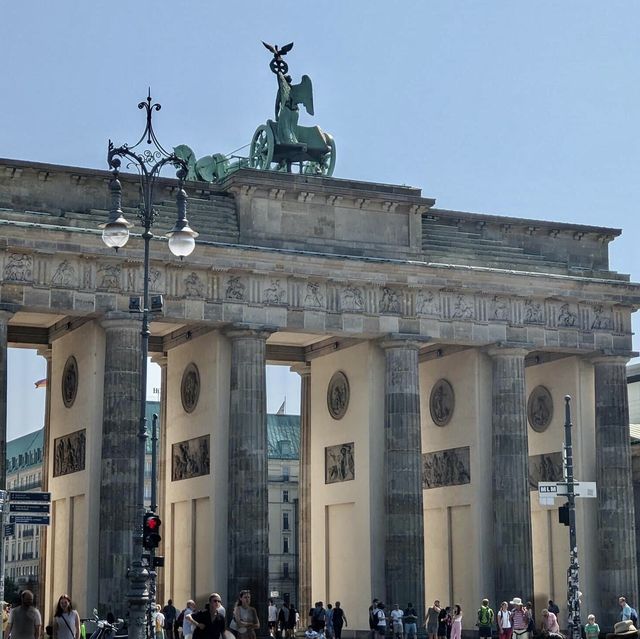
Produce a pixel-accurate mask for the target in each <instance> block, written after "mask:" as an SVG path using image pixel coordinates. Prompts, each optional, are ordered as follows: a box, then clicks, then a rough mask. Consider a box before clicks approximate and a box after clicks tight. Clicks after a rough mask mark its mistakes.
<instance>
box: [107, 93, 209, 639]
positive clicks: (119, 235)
mask: <svg viewBox="0 0 640 639" xmlns="http://www.w3.org/2000/svg"><path fill="white" fill-rule="evenodd" d="M138 108H139V109H145V110H146V116H147V124H146V127H145V130H144V132H143V134H142V136H141V137H140V139H139V140H138V141H137V142H136V143H135V144H134V145H133V146H129V145H128V144H123V145H122V146H118V147H116V146H114V144H113V142H111V140H109V149H108V153H107V162H108V163H109V168H110V169H111V171H112V175H113V177H112V178H111V180H110V182H109V191H110V194H111V210H110V211H109V219H108V220H107V221H106V222H105V223H104V224H101V225H100V228H102V229H103V232H102V239H103V241H104V243H105V244H106V245H107V246H109V247H110V248H114V249H116V251H117V250H118V249H119V248H122V247H123V246H124V245H125V244H126V243H127V241H128V240H129V229H130V228H131V227H132V226H133V224H131V223H130V222H128V221H127V220H126V219H125V217H124V214H123V212H122V185H121V184H120V180H119V179H118V174H119V171H120V166H121V164H122V160H125V161H126V162H127V164H126V168H133V167H135V169H136V170H137V171H138V174H139V177H140V190H141V196H142V201H141V202H140V210H139V213H138V217H139V218H140V222H141V224H142V227H143V232H142V239H143V241H144V263H143V264H144V286H143V305H142V309H139V308H135V309H134V310H140V312H141V316H142V328H141V331H140V334H141V336H142V340H141V358H140V397H139V401H140V421H139V430H138V450H137V453H138V455H137V465H138V468H137V484H136V503H135V507H136V525H135V528H134V533H133V560H132V562H131V566H130V568H129V570H128V578H129V584H130V586H129V593H128V594H127V599H128V602H129V637H130V638H131V639H144V638H145V636H146V635H147V634H148V633H147V632H145V627H146V626H147V625H148V624H147V623H146V618H147V617H146V614H147V608H148V606H149V604H150V597H149V589H148V581H149V577H150V573H149V571H148V570H147V567H146V566H145V565H144V562H143V520H144V515H145V507H144V466H145V453H146V441H147V423H146V422H147V420H146V403H147V402H146V392H147V357H148V354H149V335H150V331H149V312H150V309H149V248H150V242H151V239H152V238H153V233H152V232H151V227H152V226H153V223H154V220H155V218H156V216H157V212H156V210H155V209H154V207H153V198H154V192H155V187H156V184H157V181H158V178H159V177H160V172H161V171H162V169H163V168H164V167H165V166H167V165H171V166H173V167H175V168H176V169H177V171H176V176H177V178H178V190H177V193H176V204H177V209H178V213H177V218H176V222H175V224H174V226H173V228H172V229H171V230H170V231H169V232H168V233H167V234H166V237H168V238H169V242H168V244H169V250H170V251H171V252H172V253H173V254H174V255H176V256H178V257H180V259H182V258H184V257H186V256H188V255H190V254H191V253H192V252H193V249H194V248H195V238H196V237H197V236H198V234H197V233H196V232H195V231H193V230H192V229H191V228H190V226H189V222H188V221H187V194H186V192H185V190H184V188H183V187H184V180H185V178H186V177H187V171H188V167H187V164H186V162H185V161H184V160H182V159H180V158H179V157H177V156H176V155H175V154H174V153H169V152H167V151H166V150H165V149H164V148H163V146H162V145H161V144H160V142H159V141H158V139H157V138H156V135H155V132H154V130H153V125H152V121H151V119H152V115H153V112H154V111H159V110H160V108H161V106H160V105H159V104H157V103H153V101H152V98H151V91H149V94H148V96H147V99H146V100H144V101H142V102H140V103H139V104H138ZM134 306H135V305H134ZM152 569H153V567H152Z"/></svg>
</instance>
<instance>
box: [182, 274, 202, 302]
mask: <svg viewBox="0 0 640 639" xmlns="http://www.w3.org/2000/svg"><path fill="white" fill-rule="evenodd" d="M184 291H185V293H186V295H187V297H204V284H203V282H202V280H201V279H200V276H199V275H198V274H197V273H195V272H193V271H192V272H191V273H189V275H188V276H187V277H185V279H184Z"/></svg>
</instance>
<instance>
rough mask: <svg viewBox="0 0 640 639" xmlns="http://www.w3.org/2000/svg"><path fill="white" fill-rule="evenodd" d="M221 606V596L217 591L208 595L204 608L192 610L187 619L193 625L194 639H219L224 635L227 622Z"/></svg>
mask: <svg viewBox="0 0 640 639" xmlns="http://www.w3.org/2000/svg"><path fill="white" fill-rule="evenodd" d="M221 607H222V598H221V597H220V595H219V594H218V593H217V592H212V593H211V594H210V595H209V606H208V608H205V609H204V610H198V612H192V613H191V614H190V615H189V616H188V619H189V621H190V622H191V623H192V624H193V625H194V626H195V628H194V632H193V635H194V639H221V637H224V631H225V629H226V627H227V623H226V621H225V619H224V614H223V613H222V612H220V610H221Z"/></svg>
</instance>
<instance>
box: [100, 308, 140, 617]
mask: <svg viewBox="0 0 640 639" xmlns="http://www.w3.org/2000/svg"><path fill="white" fill-rule="evenodd" d="M102 326H103V328H104V331H105V338H106V340H105V363H104V408H103V418H102V471H101V478H100V556H99V557H98V610H99V611H100V613H101V614H106V613H107V612H109V611H110V612H113V614H114V615H115V616H116V617H123V618H124V616H125V614H126V612H127V609H126V601H125V599H124V597H123V595H124V594H126V593H128V592H129V582H128V580H127V568H128V567H129V566H130V565H131V561H132V552H133V536H132V531H135V532H134V534H139V535H142V515H143V513H142V511H140V512H138V510H137V509H136V503H137V485H138V447H139V446H142V445H143V442H142V441H141V440H140V438H139V437H138V432H139V430H140V429H139V423H140V422H139V418H140V414H139V411H140V404H139V389H140V339H141V337H140V322H139V321H136V320H135V319H132V318H131V316H129V315H128V314H127V315H125V314H118V313H113V314H110V315H108V316H107V317H106V318H105V319H104V320H103V322H102Z"/></svg>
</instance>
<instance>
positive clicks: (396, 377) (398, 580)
mask: <svg viewBox="0 0 640 639" xmlns="http://www.w3.org/2000/svg"><path fill="white" fill-rule="evenodd" d="M381 346H382V348H383V349H384V353H385V395H384V430H385V438H384V442H385V451H384V475H385V492H386V494H385V514H384V521H385V525H386V531H385V565H384V572H385V584H386V595H385V596H386V601H388V602H389V603H394V602H398V603H400V602H402V605H404V604H406V603H407V602H409V601H411V602H413V603H414V604H415V605H416V608H417V611H418V614H419V617H420V618H422V614H423V613H424V611H423V610H421V608H422V605H423V603H424V509H423V505H422V439H421V431H420V394H419V379H418V349H419V344H418V343H416V342H412V341H406V340H385V341H383V342H382V343H381Z"/></svg>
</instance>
